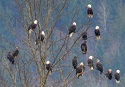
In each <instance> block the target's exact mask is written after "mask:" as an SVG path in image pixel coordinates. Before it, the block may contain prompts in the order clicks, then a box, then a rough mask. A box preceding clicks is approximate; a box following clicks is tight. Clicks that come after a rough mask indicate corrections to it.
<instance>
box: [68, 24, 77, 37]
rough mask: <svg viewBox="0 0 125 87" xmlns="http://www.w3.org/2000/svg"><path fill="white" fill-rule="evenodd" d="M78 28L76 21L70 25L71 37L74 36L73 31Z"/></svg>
mask: <svg viewBox="0 0 125 87" xmlns="http://www.w3.org/2000/svg"><path fill="white" fill-rule="evenodd" d="M75 30H76V22H73V24H72V25H71V26H70V27H69V37H72V35H73V33H75Z"/></svg>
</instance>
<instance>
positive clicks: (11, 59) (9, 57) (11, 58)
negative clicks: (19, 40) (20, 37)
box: [7, 52, 14, 64]
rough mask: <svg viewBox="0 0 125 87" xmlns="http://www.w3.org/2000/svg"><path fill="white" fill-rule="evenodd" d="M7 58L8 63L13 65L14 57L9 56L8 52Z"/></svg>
mask: <svg viewBox="0 0 125 87" xmlns="http://www.w3.org/2000/svg"><path fill="white" fill-rule="evenodd" d="M7 58H8V59H9V61H10V62H11V63H12V64H14V57H13V55H11V53H10V52H8V54H7Z"/></svg>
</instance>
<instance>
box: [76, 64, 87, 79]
mask: <svg viewBox="0 0 125 87" xmlns="http://www.w3.org/2000/svg"><path fill="white" fill-rule="evenodd" d="M84 71H85V66H84V64H83V62H81V63H80V65H79V66H78V67H77V68H76V75H77V77H78V79H79V76H82V75H83V73H84Z"/></svg>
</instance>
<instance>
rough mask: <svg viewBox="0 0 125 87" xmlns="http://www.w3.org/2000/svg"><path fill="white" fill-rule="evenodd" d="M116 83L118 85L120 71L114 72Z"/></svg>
mask: <svg viewBox="0 0 125 87" xmlns="http://www.w3.org/2000/svg"><path fill="white" fill-rule="evenodd" d="M114 76H115V80H116V83H120V70H116V73H115V74H114Z"/></svg>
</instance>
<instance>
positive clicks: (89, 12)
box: [87, 4, 93, 18]
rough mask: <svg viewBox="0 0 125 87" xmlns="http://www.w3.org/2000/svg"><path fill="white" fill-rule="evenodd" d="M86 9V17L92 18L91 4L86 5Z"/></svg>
mask: <svg viewBox="0 0 125 87" xmlns="http://www.w3.org/2000/svg"><path fill="white" fill-rule="evenodd" d="M87 7H88V10H87V14H88V17H89V18H92V17H93V9H92V6H91V4H88V6H87Z"/></svg>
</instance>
